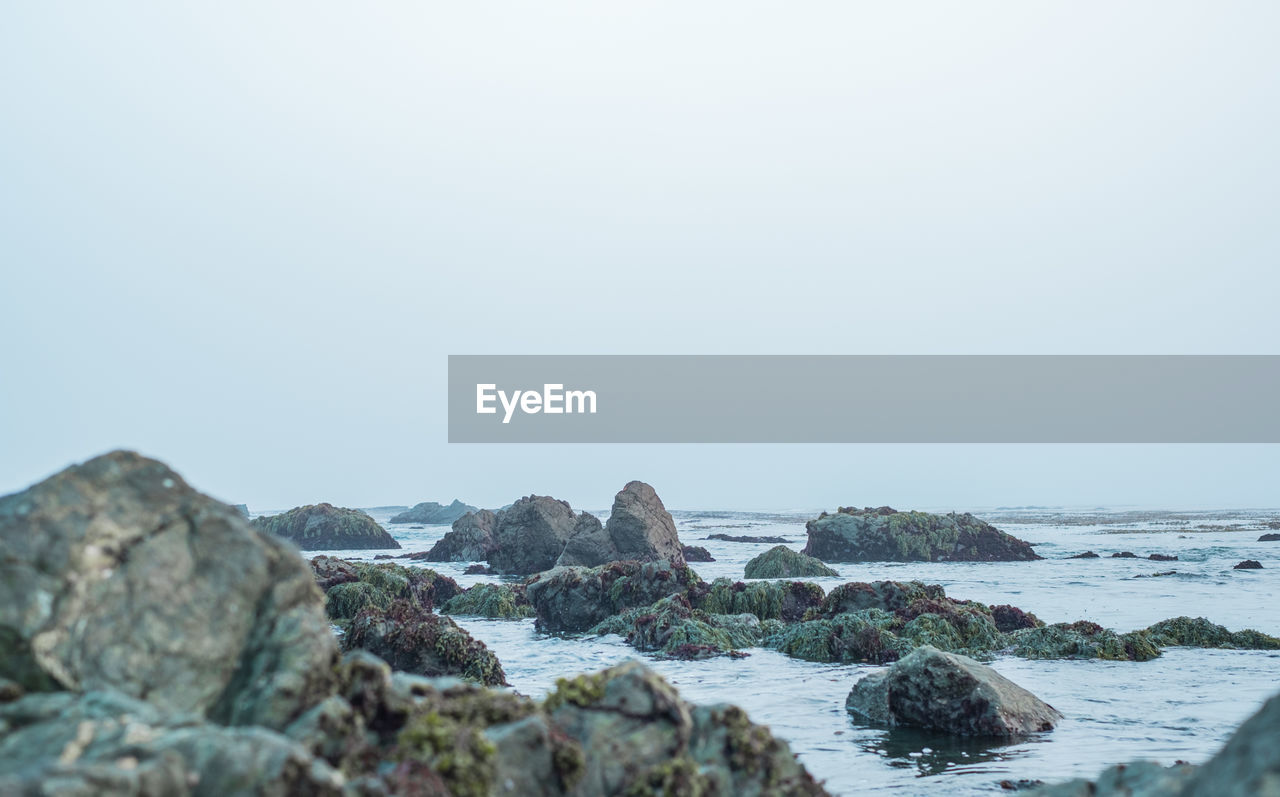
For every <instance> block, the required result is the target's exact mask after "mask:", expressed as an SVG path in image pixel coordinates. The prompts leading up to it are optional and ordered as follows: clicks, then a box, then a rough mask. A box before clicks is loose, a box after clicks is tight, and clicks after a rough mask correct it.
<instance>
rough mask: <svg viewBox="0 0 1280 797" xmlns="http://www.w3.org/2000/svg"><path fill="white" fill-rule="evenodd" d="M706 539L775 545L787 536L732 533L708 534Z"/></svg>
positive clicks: (784, 540) (783, 540)
mask: <svg viewBox="0 0 1280 797" xmlns="http://www.w3.org/2000/svg"><path fill="white" fill-rule="evenodd" d="M704 539H708V540H720V541H721V542H755V543H762V544H763V543H771V544H774V545H779V544H781V543H785V542H786V541H787V540H786V538H785V537H749V536H745V535H743V536H737V537H735V536H734V535H732V534H708V535H707V536H706V537H705V538H704Z"/></svg>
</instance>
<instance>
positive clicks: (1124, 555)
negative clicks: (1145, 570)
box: [1111, 551, 1138, 559]
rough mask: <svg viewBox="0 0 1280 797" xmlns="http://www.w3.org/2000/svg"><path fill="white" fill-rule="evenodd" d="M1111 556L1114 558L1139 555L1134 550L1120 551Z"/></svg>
mask: <svg viewBox="0 0 1280 797" xmlns="http://www.w3.org/2000/svg"><path fill="white" fill-rule="evenodd" d="M1111 558H1112V559H1137V558H1138V555H1137V554H1136V553H1134V552H1133V551H1120V552H1119V553H1113V554H1111Z"/></svg>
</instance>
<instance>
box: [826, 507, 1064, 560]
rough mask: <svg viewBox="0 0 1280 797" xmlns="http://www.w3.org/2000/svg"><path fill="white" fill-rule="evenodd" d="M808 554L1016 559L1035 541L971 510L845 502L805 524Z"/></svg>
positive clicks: (1029, 553)
mask: <svg viewBox="0 0 1280 797" xmlns="http://www.w3.org/2000/svg"><path fill="white" fill-rule="evenodd" d="M805 530H806V531H807V532H808V534H809V542H808V543H807V544H806V545H805V547H804V553H806V554H808V555H809V556H812V557H815V558H817V559H821V560H823V561H825V562H1014V561H1030V560H1033V559H1039V558H1040V557H1039V556H1038V555H1036V553H1035V551H1033V550H1032V549H1031V546H1030V545H1029V544H1028V543H1026V542H1023V541H1022V540H1019V539H1017V538H1016V537H1013V536H1010V535H1008V534H1005V533H1004V532H1003V531H1000V530H999V529H997V528H995V527H994V526H992V525H990V524H989V523H986V522H984V521H981V520H978V519H977V518H975V517H974V516H973V515H970V514H968V513H965V514H963V515H957V514H955V513H952V514H949V515H933V514H929V513H927V512H898V511H896V510H893V509H891V508H889V507H880V508H879V509H871V508H867V509H854V508H852V507H841V508H840V510H839V511H837V512H836V513H835V514H833V515H828V514H827V513H825V512H824V513H822V515H820V516H819V517H817V518H816V519H814V520H810V521H809V522H808V524H807V525H806V526H805Z"/></svg>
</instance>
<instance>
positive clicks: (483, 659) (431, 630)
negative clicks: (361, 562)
mask: <svg viewBox="0 0 1280 797" xmlns="http://www.w3.org/2000/svg"><path fill="white" fill-rule="evenodd" d="M342 647H343V649H344V650H356V649H359V650H367V651H369V652H370V653H372V654H374V655H375V656H377V657H378V658H380V659H382V660H383V661H385V662H387V663H388V664H389V665H391V667H392V668H393V669H396V670H403V671H405V672H410V673H414V674H415V675H426V676H433V677H434V676H442V675H455V676H458V677H461V678H464V679H466V680H468V681H475V682H476V683H481V684H484V685H486V686H502V685H505V684H506V682H507V678H506V675H505V674H504V673H503V671H502V665H501V664H500V663H499V662H498V658H497V657H496V656H494V655H493V653H491V652H490V651H489V649H488V648H487V647H485V645H484V643H483V642H479V641H477V640H475V639H473V638H472V637H471V635H470V634H468V633H467V632H466V631H464V630H463V629H461V628H459V627H458V624H457V623H455V622H454V621H453V620H450V619H449V618H448V617H443V616H441V615H438V614H433V613H432V612H430V611H428V610H426V609H423V608H422V607H421V606H418V605H415V604H413V603H410V602H409V601H404V600H399V601H396V602H395V603H393V604H391V606H390V607H389V608H387V609H381V608H379V607H376V606H367V607H365V608H363V609H361V610H360V612H359V613H358V614H357V615H356V616H355V618H354V619H353V620H352V621H351V627H350V628H349V629H348V631H347V633H345V634H344V635H343V636H342Z"/></svg>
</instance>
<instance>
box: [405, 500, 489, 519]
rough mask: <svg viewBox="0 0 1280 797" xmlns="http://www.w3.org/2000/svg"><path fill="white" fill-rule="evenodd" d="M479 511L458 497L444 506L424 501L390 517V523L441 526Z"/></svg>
mask: <svg viewBox="0 0 1280 797" xmlns="http://www.w3.org/2000/svg"><path fill="white" fill-rule="evenodd" d="M478 511H480V510H479V509H477V508H476V507H474V506H471V505H470V504H464V503H462V502H461V501H459V500H458V499H456V498H455V499H453V503H451V504H449V505H448V506H445V505H443V504H437V503H436V502H435V501H426V502H424V503H421V504H415V505H414V507H413V508H412V509H410V510H408V511H406V512H401V513H400V514H398V515H395V516H393V517H392V518H391V520H390V522H391V523H422V524H425V525H428V526H443V525H445V524H448V523H452V522H453V521H455V520H457V519H458V518H460V517H462V516H463V515H465V514H467V513H468V512H478Z"/></svg>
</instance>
